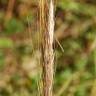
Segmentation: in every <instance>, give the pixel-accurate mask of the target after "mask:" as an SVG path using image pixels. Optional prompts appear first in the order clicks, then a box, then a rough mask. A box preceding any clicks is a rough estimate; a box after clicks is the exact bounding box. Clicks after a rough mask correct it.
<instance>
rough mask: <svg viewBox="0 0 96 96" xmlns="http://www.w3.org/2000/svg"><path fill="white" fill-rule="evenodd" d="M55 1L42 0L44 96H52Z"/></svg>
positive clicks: (41, 30) (41, 27) (41, 29)
mask: <svg viewBox="0 0 96 96" xmlns="http://www.w3.org/2000/svg"><path fill="white" fill-rule="evenodd" d="M53 5H54V4H53V0H40V32H41V33H42V61H43V64H42V67H43V72H42V75H43V96H52V90H53V72H54V68H53V66H54V53H53V34H54V6H53Z"/></svg>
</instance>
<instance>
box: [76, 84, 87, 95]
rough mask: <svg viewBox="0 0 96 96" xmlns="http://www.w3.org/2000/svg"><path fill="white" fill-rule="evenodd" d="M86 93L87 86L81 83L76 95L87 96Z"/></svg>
mask: <svg viewBox="0 0 96 96" xmlns="http://www.w3.org/2000/svg"><path fill="white" fill-rule="evenodd" d="M86 93H87V92H86V86H84V85H83V84H81V85H79V86H78V88H77V91H76V93H75V96H87V95H86Z"/></svg>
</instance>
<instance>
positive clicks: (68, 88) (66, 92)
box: [0, 0, 96, 96]
mask: <svg viewBox="0 0 96 96" xmlns="http://www.w3.org/2000/svg"><path fill="white" fill-rule="evenodd" d="M55 4H56V6H55V7H56V8H55V9H56V10H55V33H54V34H55V36H56V40H55V41H54V50H55V77H54V96H96V1H95V0H56V3H55ZM40 38H41V37H40V33H39V6H38V0H0V96H40V92H41V87H42V82H41V81H40V80H41V77H40V74H39V73H40V70H41V66H40V63H39V61H40ZM58 42H59V43H60V44H61V46H62V48H63V49H64V52H63V51H62V48H61V47H60V45H59V44H58ZM41 96H42V95H41Z"/></svg>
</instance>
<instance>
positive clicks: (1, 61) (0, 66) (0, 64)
mask: <svg viewBox="0 0 96 96" xmlns="http://www.w3.org/2000/svg"><path fill="white" fill-rule="evenodd" d="M4 61H5V56H4V54H3V52H2V51H0V71H1V70H2V69H3V67H4Z"/></svg>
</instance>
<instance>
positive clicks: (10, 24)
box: [4, 18, 24, 33]
mask: <svg viewBox="0 0 96 96" xmlns="http://www.w3.org/2000/svg"><path fill="white" fill-rule="evenodd" d="M4 27H5V29H4V32H6V33H18V32H23V31H24V24H23V23H22V22H21V21H18V20H17V19H15V18H12V19H10V20H8V21H7V22H5V23H4Z"/></svg>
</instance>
